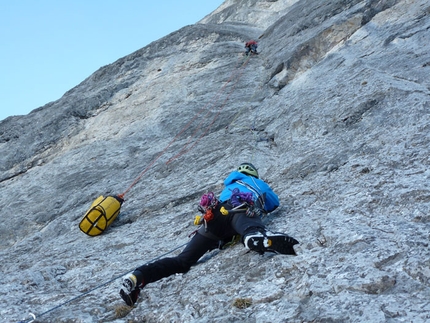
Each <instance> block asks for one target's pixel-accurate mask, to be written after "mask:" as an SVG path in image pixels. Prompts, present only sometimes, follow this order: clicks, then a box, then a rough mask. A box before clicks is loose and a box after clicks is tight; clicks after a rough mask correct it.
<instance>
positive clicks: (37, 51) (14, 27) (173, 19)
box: [0, 0, 223, 120]
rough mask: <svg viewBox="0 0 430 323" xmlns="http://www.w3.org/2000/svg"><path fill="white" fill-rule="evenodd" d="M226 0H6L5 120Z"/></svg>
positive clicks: (1, 90)
mask: <svg viewBox="0 0 430 323" xmlns="http://www.w3.org/2000/svg"><path fill="white" fill-rule="evenodd" d="M222 3H223V0H161V1H154V0H150V1H148V0H69V1H66V0H38V1H36V0H16V1H15V0H0V43H1V50H0V82H1V84H0V120H3V119H5V118H6V117H8V116H10V115H23V114H27V113H29V112H30V111H31V110H33V109H36V108H38V107H41V106H43V105H45V104H46V103H49V102H51V101H55V100H58V99H59V98H61V96H62V95H63V94H64V93H65V92H67V91H68V90H70V89H71V88H73V87H74V86H76V85H78V84H79V83H80V82H82V81H83V80H84V79H85V78H87V77H88V76H90V75H91V74H92V73H93V72H95V71H96V70H97V69H99V68H100V67H102V66H104V65H107V64H110V63H113V62H114V61H116V60H117V59H119V58H121V57H123V56H126V55H128V54H131V53H132V52H134V51H136V50H138V49H140V48H142V47H144V46H146V45H148V44H149V43H150V42H152V41H154V40H157V39H160V38H161V37H163V36H166V35H168V34H169V33H171V32H173V31H175V30H178V29H179V28H181V27H184V26H186V25H191V24H194V23H196V22H197V21H199V20H200V19H202V18H204V17H205V16H206V15H208V14H210V13H211V12H212V11H214V10H215V9H216V8H218V7H219V6H220V5H221V4H222Z"/></svg>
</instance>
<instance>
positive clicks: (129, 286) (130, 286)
mask: <svg viewBox="0 0 430 323" xmlns="http://www.w3.org/2000/svg"><path fill="white" fill-rule="evenodd" d="M136 285H137V278H136V276H135V275H133V274H130V275H128V276H127V277H125V278H124V279H123V281H122V285H121V290H120V291H119V294H120V295H121V298H122V299H123V300H124V302H125V303H126V304H127V305H128V306H133V305H134V304H135V303H136V301H137V298H138V297H139V294H140V289H139V288H138V287H137V286H136Z"/></svg>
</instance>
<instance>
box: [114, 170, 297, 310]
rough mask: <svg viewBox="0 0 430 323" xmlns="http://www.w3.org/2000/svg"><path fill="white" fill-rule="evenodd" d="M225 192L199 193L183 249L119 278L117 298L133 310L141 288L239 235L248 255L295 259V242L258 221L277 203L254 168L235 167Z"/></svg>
mask: <svg viewBox="0 0 430 323" xmlns="http://www.w3.org/2000/svg"><path fill="white" fill-rule="evenodd" d="M224 185H225V188H224V190H223V191H222V192H221V195H220V197H219V199H217V198H216V197H215V195H214V194H213V193H212V192H209V193H207V194H204V195H203V196H202V198H201V200H200V205H199V210H200V211H201V212H202V214H204V215H203V216H201V217H200V216H197V217H196V221H195V224H201V226H200V228H199V229H198V230H196V232H195V234H194V236H193V238H192V239H191V240H190V241H189V242H188V244H187V246H186V247H185V248H184V250H183V251H182V252H181V253H180V254H179V255H178V256H176V257H172V258H167V257H166V258H162V259H159V260H157V261H155V262H152V263H149V264H145V265H143V266H140V267H138V268H137V269H136V270H134V271H133V273H131V274H128V275H127V276H126V277H124V279H123V282H122V287H121V290H120V295H121V298H122V299H123V300H124V301H125V303H126V304H127V305H129V306H133V305H134V304H135V303H136V301H137V299H138V296H139V293H140V290H141V288H143V287H144V286H145V285H147V284H149V283H153V282H155V281H158V280H160V279H162V278H164V277H167V276H170V275H173V274H176V273H185V272H187V271H188V270H189V269H190V267H191V266H192V265H194V264H195V263H197V261H198V260H199V259H200V257H202V256H203V255H204V254H205V253H206V252H207V251H210V250H213V249H216V248H222V247H223V245H224V244H225V243H227V242H229V241H232V240H233V238H234V237H235V236H236V237H238V236H240V239H241V242H242V243H243V245H244V246H245V248H247V249H248V250H253V251H255V252H258V253H260V254H263V253H265V252H274V253H278V254H286V255H295V254H296V253H295V250H294V248H293V246H294V245H296V244H298V243H299V242H298V241H297V240H296V239H294V238H292V237H290V236H288V235H286V234H284V233H277V232H271V231H269V230H267V229H266V227H265V225H264V224H263V222H262V219H261V216H262V215H264V214H267V213H269V212H271V211H273V210H275V209H276V208H277V207H278V206H279V198H278V196H277V195H276V194H275V193H274V192H273V191H272V189H271V188H270V186H269V185H268V184H267V183H266V182H264V181H263V180H261V179H259V176H258V171H257V169H256V168H255V167H254V166H253V165H252V164H250V163H243V164H241V165H240V166H239V167H238V168H237V170H236V171H233V172H231V173H230V175H229V176H228V177H227V178H226V179H225V180H224Z"/></svg>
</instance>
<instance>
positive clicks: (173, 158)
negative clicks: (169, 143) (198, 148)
mask: <svg viewBox="0 0 430 323" xmlns="http://www.w3.org/2000/svg"><path fill="white" fill-rule="evenodd" d="M249 57H251V55H250V56H249ZM248 62H249V58H248V59H247V60H246V61H245V62H244V63H243V65H242V66H241V67H240V69H243V68H244V67H245V66H246V64H248ZM240 69H239V70H240ZM242 73H243V71H242ZM242 73H240V74H239V76H238V78H237V79H236V82H235V83H234V84H233V87H232V88H231V90H230V92H229V93H228V94H227V97H226V98H225V99H224V102H223V103H222V105H221V107H220V108H219V110H218V113H217V114H216V115H215V117H214V118H213V119H212V122H211V123H210V124H209V126H208V127H207V129H206V131H205V132H204V133H203V134H201V135H200V137H199V138H197V140H196V141H195V142H194V143H193V144H192V145H191V147H189V148H188V149H186V148H187V146H188V144H189V142H190V141H191V139H192V138H193V137H191V138H190V139H189V140H188V142H187V144H186V145H185V146H184V147H183V148H182V149H181V150H180V151H179V153H177V154H176V155H175V156H173V157H171V158H170V159H169V160H168V161H167V162H166V164H170V163H171V162H172V161H174V160H175V159H177V158H179V157H181V156H182V155H184V154H186V153H187V152H189V151H190V150H191V149H192V148H194V146H195V145H197V143H198V142H199V141H200V140H201V139H202V138H203V137H204V136H205V135H206V134H207V133H208V132H209V130H210V129H211V128H212V126H213V124H214V123H215V121H216V120H217V119H218V117H219V115H220V114H221V111H222V110H223V109H224V106H225V104H226V103H227V100H228V99H229V97H230V95H231V94H232V93H233V90H234V89H235V88H236V85H237V83H238V81H239V78H240V76H241V75H242ZM203 121H204V119H203ZM203 121H202V122H203ZM202 122H201V123H202ZM198 130H200V129H199V128H197V129H196V131H195V132H194V134H195V133H196V132H197V131H198ZM194 134H193V135H194Z"/></svg>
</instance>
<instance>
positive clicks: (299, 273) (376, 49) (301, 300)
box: [0, 0, 430, 323]
mask: <svg viewBox="0 0 430 323" xmlns="http://www.w3.org/2000/svg"><path fill="white" fill-rule="evenodd" d="M429 29H430V3H429V2H428V1H427V0H380V1H376V0H367V1H359V0H348V1H345V0H334V1H314V0H296V1H294V0H290V1H287V0H285V1H276V0H271V1H269V0H266V1H263V0H252V1H248V0H247V1H245V0H227V1H225V2H224V3H223V5H221V6H220V7H219V8H218V9H217V10H216V11H215V12H213V13H212V14H210V15H208V16H207V17H205V18H204V19H203V20H202V21H200V22H199V23H198V24H196V25H192V26H187V27H184V28H182V29H180V30H178V31H177V32H174V33H172V34H170V35H168V36H166V37H164V38H162V39H160V40H158V41H156V42H153V43H151V44H150V45H148V46H147V47H145V48H142V49H140V50H138V51H136V52H134V53H132V54H130V55H129V56H126V57H124V58H121V59H119V60H118V61H116V62H114V63H113V64H111V65H108V66H104V67H102V68H100V69H99V70H98V71H97V72H95V73H94V74H93V75H91V76H90V77H88V78H87V79H86V80H84V81H83V82H82V83H81V84H79V85H78V86H76V87H75V88H73V89H71V90H70V91H68V92H67V93H65V94H64V96H63V97H62V98H61V99H60V100H58V101H55V102H52V103H49V104H47V105H46V106H43V107H41V108H39V109H36V110H34V111H33V112H31V113H30V114H29V115H26V116H21V117H9V118H7V119H5V120H3V121H1V122H0V153H1V156H2V157H1V160H0V205H1V213H0V217H1V222H0V235H1V239H0V256H1V259H2V262H1V264H0V268H1V273H2V275H1V276H0V299H1V303H2V307H1V309H0V317H1V318H2V320H3V321H4V322H18V321H20V320H22V319H24V318H26V319H29V318H30V316H28V313H30V312H32V313H35V314H36V315H40V314H42V316H39V317H40V318H39V320H38V322H64V323H65V322H123V323H125V322H127V323H130V322H428V321H429V320H430V303H429V299H430V251H429V238H430V215H429V212H430V187H429V184H428V183H429V180H430V169H429V166H430V159H429V146H430V104H429V102H430V100H429V99H430V81H429V74H430V45H429V44H430V30H429ZM252 38H253V39H257V40H258V41H259V51H260V55H258V56H252V57H251V58H250V59H247V58H246V57H244V56H243V51H244V49H243V45H244V42H245V41H247V40H249V39H252ZM243 161H250V162H252V163H254V164H255V165H256V166H257V167H258V168H259V172H260V174H261V177H262V178H263V179H265V180H266V181H267V182H268V183H270V184H271V185H272V187H273V188H274V190H275V191H276V192H277V193H278V195H279V197H280V199H281V204H282V205H281V207H280V208H279V209H278V210H276V211H275V212H273V213H272V214H271V215H269V216H268V217H267V218H266V219H265V221H266V223H267V226H268V227H269V228H270V229H273V230H277V231H281V232H286V233H288V234H290V235H292V236H293V237H295V238H296V239H298V240H299V241H300V245H299V247H298V248H297V253H298V256H297V257H291V256H278V255H269V254H266V255H264V256H260V255H258V254H254V253H246V252H245V249H244V248H243V247H242V245H240V244H238V245H236V246H234V247H232V248H229V249H227V250H223V251H213V252H212V253H210V254H208V256H207V257H204V258H203V259H202V260H201V262H200V263H199V264H198V265H196V266H195V267H193V268H192V269H191V270H190V271H189V272H188V273H186V274H183V275H174V276H171V277H168V278H165V279H163V280H161V281H159V282H156V283H153V284H149V285H147V286H146V287H145V288H144V289H143V290H142V297H141V301H140V302H139V303H138V304H137V306H136V307H135V308H134V309H132V310H131V311H130V310H129V309H124V307H123V306H122V305H123V304H122V300H120V299H119V296H118V286H119V283H120V279H119V277H121V276H122V275H124V274H126V273H128V272H129V271H131V270H133V269H134V268H135V267H137V266H139V265H141V264H143V263H146V262H148V261H151V260H153V259H155V258H156V257H158V256H161V255H164V254H165V253H167V252H169V251H172V250H174V249H175V248H176V247H180V246H183V245H184V244H185V243H186V242H187V241H188V234H189V233H191V232H192V231H193V230H194V229H195V227H194V226H193V224H192V221H193V218H194V215H195V214H196V213H197V212H196V205H197V203H198V201H199V199H200V196H201V195H202V194H204V193H206V192H208V191H214V192H219V191H220V189H221V188H222V181H223V179H224V177H225V176H226V175H227V174H228V173H229V172H230V171H231V170H233V169H234V168H235V167H236V166H237V165H238V164H239V163H241V162H243ZM138 176H141V178H140V180H139V181H137V183H135V184H134V185H133V181H134V180H135V179H136V178H138ZM123 192H127V193H126V195H125V199H126V202H125V203H124V204H123V206H122V213H121V214H120V216H119V218H118V219H117V220H116V221H115V222H114V224H113V225H112V226H111V227H110V228H109V229H108V230H107V232H105V233H104V234H102V235H101V236H98V237H94V238H90V237H88V236H86V235H84V234H83V233H82V232H80V231H79V229H78V224H79V221H80V220H81V218H82V217H83V215H84V213H85V211H86V210H87V209H88V208H89V206H90V204H91V202H92V201H93V200H95V199H96V198H97V197H98V196H99V195H109V194H119V193H123ZM178 252H179V250H175V251H173V252H171V253H169V255H174V254H177V253H178ZM68 301H70V302H68ZM64 302H68V303H66V304H63V303H64ZM62 304H63V305H62ZM58 305H61V306H60V307H59V308H56V307H57V306H58Z"/></svg>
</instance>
